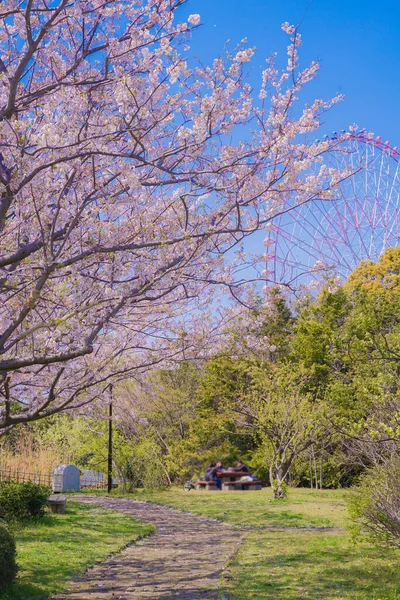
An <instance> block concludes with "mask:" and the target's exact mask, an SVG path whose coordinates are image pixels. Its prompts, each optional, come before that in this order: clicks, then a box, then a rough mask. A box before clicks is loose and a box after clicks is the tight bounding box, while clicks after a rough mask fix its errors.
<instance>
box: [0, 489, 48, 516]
mask: <svg viewBox="0 0 400 600" xmlns="http://www.w3.org/2000/svg"><path fill="white" fill-rule="evenodd" d="M49 495H50V490H49V488H47V487H44V486H43V485H37V484H35V483H31V482H27V483H15V482H10V483H0V516H2V517H3V518H5V519H7V520H8V521H12V520H14V519H26V518H29V517H40V516H42V515H43V514H44V511H45V508H46V506H47V500H48V497H49Z"/></svg>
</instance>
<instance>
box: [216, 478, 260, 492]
mask: <svg viewBox="0 0 400 600" xmlns="http://www.w3.org/2000/svg"><path fill="white" fill-rule="evenodd" d="M222 489H223V490H238V491H239V490H261V489H262V485H261V481H258V480H254V481H240V480H236V481H224V482H223V484H222Z"/></svg>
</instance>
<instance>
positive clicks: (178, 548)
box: [56, 496, 243, 600]
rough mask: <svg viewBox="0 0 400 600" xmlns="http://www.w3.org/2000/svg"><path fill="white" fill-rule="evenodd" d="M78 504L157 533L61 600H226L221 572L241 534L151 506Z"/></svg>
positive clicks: (93, 500) (114, 501)
mask: <svg viewBox="0 0 400 600" xmlns="http://www.w3.org/2000/svg"><path fill="white" fill-rule="evenodd" d="M75 499H76V500H79V502H88V503H90V504H96V505H99V506H102V507H103V508H109V509H112V510H116V511H118V512H121V513H124V514H127V515H131V516H132V517H135V518H136V519H140V520H142V521H147V522H150V523H153V524H154V525H155V526H156V529H157V530H156V533H155V534H153V535H152V536H151V537H148V538H145V539H142V540H140V541H138V542H137V543H135V544H132V545H131V546H127V547H126V548H125V549H124V550H122V552H120V553H118V554H117V555H115V556H112V557H110V558H108V559H107V560H105V561H104V562H102V563H101V564H99V565H97V566H95V567H94V568H93V569H90V570H89V571H88V572H87V573H85V574H84V575H82V576H81V577H80V578H79V579H78V580H77V581H75V582H74V583H72V584H71V586H70V588H69V589H67V590H66V591H64V592H63V593H62V594H59V595H57V596H56V599H57V600H136V599H137V598H142V599H143V598H146V600H155V599H157V600H170V599H172V598H180V599H181V600H206V599H212V598H222V597H223V596H222V594H221V588H222V587H223V580H222V575H223V570H224V567H225V565H227V563H228V562H229V560H230V558H231V557H232V555H233V554H234V553H235V552H236V551H237V549H238V548H239V545H240V542H241V540H242V537H243V533H241V532H240V531H239V530H238V529H236V528H234V527H232V526H231V525H227V524H225V523H224V524H221V523H218V522H216V521H213V520H211V519H207V518H203V517H200V516H196V515H192V514H189V513H184V512H180V511H177V510H174V509H172V508H168V507H165V506H159V505H156V504H150V503H147V502H138V501H135V500H126V499H122V498H100V497H91V496H78V497H75V498H74V500H75Z"/></svg>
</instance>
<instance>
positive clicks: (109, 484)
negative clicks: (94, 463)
mask: <svg viewBox="0 0 400 600" xmlns="http://www.w3.org/2000/svg"><path fill="white" fill-rule="evenodd" d="M112 415H113V386H112V385H110V402H109V404H108V461H107V492H108V493H110V492H111V488H112V450H113V447H112V433H113V431H112Z"/></svg>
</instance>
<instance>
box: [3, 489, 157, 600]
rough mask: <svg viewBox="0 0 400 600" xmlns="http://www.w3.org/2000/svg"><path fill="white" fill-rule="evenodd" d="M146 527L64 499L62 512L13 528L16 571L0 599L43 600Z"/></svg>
mask: <svg viewBox="0 0 400 600" xmlns="http://www.w3.org/2000/svg"><path fill="white" fill-rule="evenodd" d="M151 531H152V526H151V525H147V524H145V523H140V522H139V521H136V520H134V519H132V518H131V517H128V516H125V515H122V514H120V513H117V512H113V511H109V510H105V509H102V508H98V507H95V506H89V505H86V504H81V503H78V502H73V501H71V500H68V504H67V512H66V514H65V515H59V514H57V515H56V514H54V515H53V514H48V515H46V516H45V517H44V518H43V519H38V520H35V521H34V522H28V523H26V524H24V525H23V526H21V528H18V529H17V531H16V532H15V533H16V542H17V560H18V564H19V566H20V572H19V576H18V579H17V582H16V583H15V584H13V585H12V586H10V587H9V588H8V589H7V590H6V591H5V592H3V593H2V594H1V593H0V598H1V600H28V599H29V600H39V599H41V600H47V599H48V598H50V597H51V596H52V594H54V593H55V592H57V591H61V590H62V589H63V588H64V587H66V581H67V579H68V578H69V577H71V576H73V575H77V574H78V573H82V572H83V571H85V570H86V569H87V568H88V567H90V566H92V565H93V564H94V563H95V562H96V561H99V560H101V559H104V558H105V557H106V556H108V555H109V554H112V553H113V552H117V551H118V550H120V549H121V548H122V547H123V546H125V545H126V544H127V543H128V542H130V541H133V540H135V539H137V538H138V537H141V536H143V535H147V534H149V533H151Z"/></svg>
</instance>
